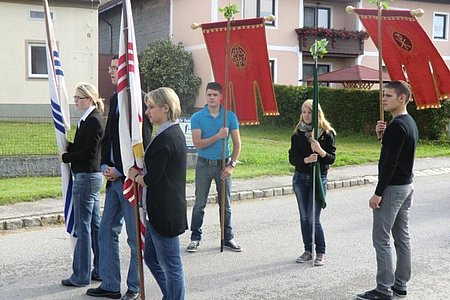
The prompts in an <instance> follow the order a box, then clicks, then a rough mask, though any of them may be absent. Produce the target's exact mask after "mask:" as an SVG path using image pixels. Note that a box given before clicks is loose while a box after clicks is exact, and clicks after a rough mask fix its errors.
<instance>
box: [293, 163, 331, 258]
mask: <svg viewBox="0 0 450 300" xmlns="http://www.w3.org/2000/svg"><path fill="white" fill-rule="evenodd" d="M322 185H323V188H324V190H325V191H326V189H327V177H326V176H322ZM292 187H293V190H294V193H295V197H296V198H297V205H298V210H299V212H300V229H301V232H302V239H303V244H304V247H305V251H309V252H312V251H313V245H312V219H313V215H312V208H313V207H312V202H313V187H312V173H311V174H305V173H300V172H297V171H296V172H295V174H294V177H293V178H292ZM315 206H316V208H315V209H316V224H315V243H316V253H318V254H325V249H326V245H325V235H324V233H323V229H322V224H321V223H320V213H321V211H322V207H321V205H320V202H319V201H316V203H315Z"/></svg>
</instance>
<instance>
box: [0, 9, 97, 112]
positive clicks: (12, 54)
mask: <svg viewBox="0 0 450 300" xmlns="http://www.w3.org/2000/svg"><path fill="white" fill-rule="evenodd" d="M33 3H36V4H33ZM33 3H31V4H30V3H22V4H20V3H11V2H0V11H1V12H2V16H1V18H0V28H2V41H3V43H2V47H0V57H2V58H9V59H4V60H3V72H2V74H3V78H2V89H1V90H0V105H1V109H0V117H2V116H11V115H12V113H14V114H17V115H18V116H30V115H35V116H50V109H49V105H48V104H49V100H48V99H49V88H48V80H47V79H35V78H33V79H30V78H28V75H27V70H28V69H27V68H28V62H27V57H28V49H27V41H34V42H43V43H45V41H46V30H45V22H44V20H34V19H29V11H30V10H34V11H43V6H42V2H41V1H33ZM50 4H51V3H50ZM50 11H51V12H52V13H53V18H54V19H53V20H54V22H53V25H54V30H55V36H56V39H57V42H58V47H59V51H60V54H61V62H62V67H63V71H64V73H65V81H66V87H67V92H68V94H69V98H70V99H69V101H70V103H71V104H73V100H72V97H70V96H72V95H73V92H74V88H75V85H76V83H78V82H80V81H85V82H90V83H92V84H95V85H97V75H98V74H97V60H98V55H97V52H98V51H97V49H98V38H97V24H98V22H97V16H98V14H97V7H96V5H95V7H92V8H82V7H70V6H50ZM5 12H6V13H5ZM5 41H8V43H5Z"/></svg>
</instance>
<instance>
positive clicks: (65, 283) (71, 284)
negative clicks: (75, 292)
mask: <svg viewBox="0 0 450 300" xmlns="http://www.w3.org/2000/svg"><path fill="white" fill-rule="evenodd" d="M61 283H62V285H63V286H76V285H75V284H73V283H72V281H70V279H63V280H61Z"/></svg>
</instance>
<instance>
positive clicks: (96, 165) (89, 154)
mask: <svg viewBox="0 0 450 300" xmlns="http://www.w3.org/2000/svg"><path fill="white" fill-rule="evenodd" d="M102 136H103V125H102V118H101V116H100V113H99V111H98V110H97V109H94V110H93V111H92V112H91V113H90V114H89V116H87V118H86V120H85V121H81V124H80V128H78V129H77V131H76V133H75V139H74V141H73V143H69V145H68V147H67V153H64V154H63V156H62V159H63V161H64V162H65V163H71V168H72V171H73V172H74V173H82V172H86V173H92V172H100V142H101V140H102Z"/></svg>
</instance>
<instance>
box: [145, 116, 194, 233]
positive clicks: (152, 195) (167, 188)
mask: <svg viewBox="0 0 450 300" xmlns="http://www.w3.org/2000/svg"><path fill="white" fill-rule="evenodd" d="M186 159H187V147H186V140H185V137H184V134H183V131H182V130H181V128H180V125H178V124H176V125H172V126H171V127H169V128H167V129H166V130H164V131H163V132H162V133H161V134H159V135H158V136H156V137H155V139H154V141H153V142H152V143H151V145H150V147H149V148H148V149H147V151H146V152H145V165H146V167H147V174H146V175H145V176H144V181H145V184H146V185H147V199H146V203H147V212H148V217H149V220H150V223H151V224H152V226H153V228H155V230H156V231H157V232H158V233H159V234H161V235H162V236H166V237H173V236H177V235H180V234H182V233H183V232H184V231H185V230H186V229H187V228H188V224H187V216H186Z"/></svg>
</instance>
